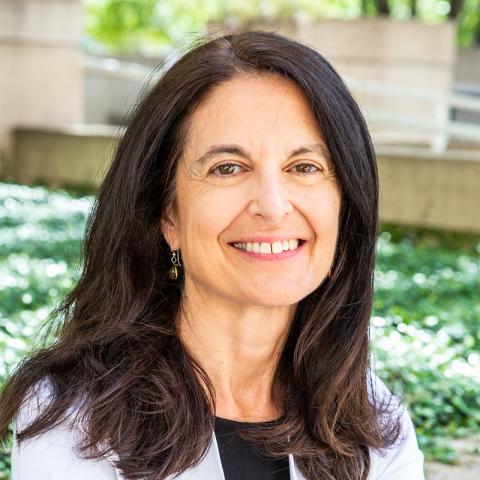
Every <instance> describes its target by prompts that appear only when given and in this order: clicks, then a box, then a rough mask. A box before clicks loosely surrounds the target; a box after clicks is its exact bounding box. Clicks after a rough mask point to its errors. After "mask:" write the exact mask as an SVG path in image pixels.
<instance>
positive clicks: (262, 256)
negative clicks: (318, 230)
mask: <svg viewBox="0 0 480 480" xmlns="http://www.w3.org/2000/svg"><path fill="white" fill-rule="evenodd" d="M235 243H237V242H235ZM307 243H308V242H307V241H306V240H304V241H303V243H300V244H299V245H298V247H297V248H296V249H295V250H285V251H284V252H281V253H254V252H247V251H246V250H241V249H240V248H236V247H234V246H233V245H232V244H230V243H229V245H230V246H231V247H232V248H233V249H234V250H235V251H236V252H238V253H240V254H243V255H244V256H245V257H246V258H248V259H252V260H260V261H267V262H271V261H281V260H288V259H290V258H294V257H296V256H297V255H298V254H299V253H300V252H301V251H302V250H303V247H304V246H305V245H306V244H307Z"/></svg>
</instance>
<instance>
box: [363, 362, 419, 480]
mask: <svg viewBox="0 0 480 480" xmlns="http://www.w3.org/2000/svg"><path fill="white" fill-rule="evenodd" d="M368 375H369V377H370V378H369V379H368V380H369V382H368V383H369V393H370V396H371V399H372V400H373V401H374V402H376V403H377V402H378V403H379V404H388V403H389V402H391V403H390V405H391V406H392V407H393V408H394V410H396V411H397V413H398V417H399V419H400V423H401V435H400V437H399V439H398V440H397V442H396V443H395V445H393V446H392V447H390V448H388V449H385V450H382V451H375V450H372V449H370V459H371V466H370V474H369V476H368V480H404V479H408V480H424V478H425V477H424V473H423V460H424V457H423V453H422V451H421V450H420V449H419V447H418V443H417V437H416V435H415V429H414V426H413V423H412V419H411V418H410V415H409V413H408V410H407V409H406V407H405V405H403V404H402V403H401V401H400V399H399V398H397V397H396V396H393V395H392V394H391V392H390V390H389V389H388V388H387V387H386V385H385V384H384V383H383V382H382V381H381V380H380V378H379V377H378V376H377V375H376V374H375V372H374V371H372V370H368Z"/></svg>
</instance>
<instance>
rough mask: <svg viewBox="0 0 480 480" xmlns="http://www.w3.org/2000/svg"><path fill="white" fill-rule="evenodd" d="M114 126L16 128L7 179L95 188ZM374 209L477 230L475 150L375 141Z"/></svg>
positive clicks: (394, 218)
mask: <svg viewBox="0 0 480 480" xmlns="http://www.w3.org/2000/svg"><path fill="white" fill-rule="evenodd" d="M121 133H122V131H121V130H119V129H118V128H113V127H112V128H108V127H102V128H101V129H99V128H98V127H83V128H82V129H78V128H75V129H72V128H69V129H64V130H59V129H25V128H23V129H18V130H16V131H15V132H14V140H15V157H16V162H15V169H14V171H12V172H11V179H12V180H15V181H16V182H20V183H25V184H30V183H36V182H41V183H44V184H46V185H50V186H52V187H61V186H69V187H72V186H73V187H75V186H76V187H82V188H85V187H90V188H93V189H94V188H96V187H97V186H98V185H99V184H100V181H101V179H102V178H103V174H104V172H105V171H106V169H107V168H108V165H109V163H110V161H111V157H112V153H113V148H114V146H115V144H116V142H117V141H118V139H119V138H120V135H121ZM377 156H378V167H379V177H380V199H381V201H380V214H381V218H382V219H383V220H385V221H390V222H394V223H399V224H405V225H418V226H425V227H438V228H443V229H450V230H458V231H475V232H480V198H479V195H478V185H480V155H479V153H478V151H468V150H459V151H450V152H448V153H445V154H443V155H435V156H433V155H432V154H431V153H430V152H429V151H428V150H425V149H423V150H422V149H418V148H403V149H402V148H394V147H377Z"/></svg>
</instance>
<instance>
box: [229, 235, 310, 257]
mask: <svg viewBox="0 0 480 480" xmlns="http://www.w3.org/2000/svg"><path fill="white" fill-rule="evenodd" d="M305 242H306V240H303V239H291V240H279V241H276V242H272V243H269V242H231V243H230V244H229V245H231V246H232V247H234V248H237V249H238V250H244V251H246V252H250V253H259V254H265V255H275V254H280V253H283V252H287V251H293V250H296V249H297V248H298V247H300V246H302V245H303V244H304V243H305Z"/></svg>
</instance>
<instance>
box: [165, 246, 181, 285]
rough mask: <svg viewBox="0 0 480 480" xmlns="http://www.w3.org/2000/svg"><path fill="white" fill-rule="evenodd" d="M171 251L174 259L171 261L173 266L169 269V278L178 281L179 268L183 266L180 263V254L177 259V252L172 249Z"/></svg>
mask: <svg viewBox="0 0 480 480" xmlns="http://www.w3.org/2000/svg"><path fill="white" fill-rule="evenodd" d="M170 250H171V251H172V258H171V259H170V261H171V262H172V264H173V265H170V268H169V269H168V278H170V279H171V280H176V279H177V278H178V268H177V266H178V267H181V266H182V264H181V263H180V254H179V255H178V257H177V252H176V251H175V250H174V249H173V248H172V247H170Z"/></svg>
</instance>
